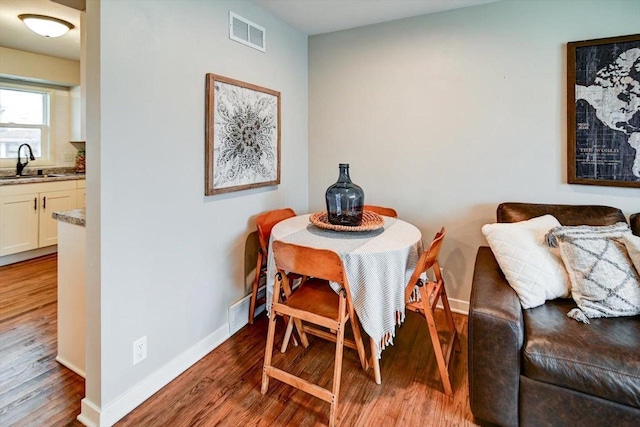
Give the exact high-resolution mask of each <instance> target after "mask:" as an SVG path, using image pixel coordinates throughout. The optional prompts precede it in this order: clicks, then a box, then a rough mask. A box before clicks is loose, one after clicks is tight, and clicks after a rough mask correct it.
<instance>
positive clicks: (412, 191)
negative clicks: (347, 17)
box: [309, 0, 640, 310]
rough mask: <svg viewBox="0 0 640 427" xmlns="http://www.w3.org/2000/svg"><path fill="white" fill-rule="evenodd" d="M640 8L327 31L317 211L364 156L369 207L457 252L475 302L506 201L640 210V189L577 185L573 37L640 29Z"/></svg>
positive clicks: (459, 282) (465, 287) (438, 17)
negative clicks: (569, 140)
mask: <svg viewBox="0 0 640 427" xmlns="http://www.w3.org/2000/svg"><path fill="white" fill-rule="evenodd" d="M639 16H640V2H632V1H580V2H576V1H555V0H554V1H543V0H537V1H502V2H497V3H491V4H488V5H483V6H478V7H472V8H466V9H460V10H456V11H451V12H444V13H439V14H435V15H430V16H422V17H417V18H412V19H404V20H399V21H394V22H389V23H383V24H378V25H373V26H368V27H363V28H359V29H353V30H346V31H342V32H336V33H331V34H326V35H319V36H313V37H311V38H310V41H309V158H310V159H311V161H310V163H309V208H310V210H311V211H316V210H320V209H324V191H325V189H326V188H327V187H328V186H329V185H331V184H332V183H333V182H335V180H336V178H337V176H338V163H350V164H351V168H350V169H351V178H352V179H353V181H354V182H355V183H357V184H359V185H360V186H362V187H363V189H364V191H365V201H366V202H367V203H370V204H380V205H389V206H393V207H395V208H396V210H397V211H398V212H399V215H400V218H403V219H406V220H408V221H410V222H412V223H414V224H416V225H417V226H418V227H419V228H420V229H421V231H422V233H423V236H424V240H425V241H430V239H431V238H432V237H433V235H434V234H435V232H436V231H437V230H438V229H439V228H440V227H441V226H443V225H444V226H446V228H447V232H448V235H447V239H446V241H445V245H444V247H443V256H442V260H443V261H444V268H445V273H446V275H445V278H446V280H447V281H448V283H447V286H448V291H449V296H450V298H453V299H455V300H457V301H455V304H454V305H455V306H457V307H458V308H459V309H462V310H464V309H466V307H467V302H468V300H469V295H470V290H471V277H472V274H473V263H474V261H475V255H476V250H477V248H478V246H480V245H486V241H485V240H484V237H483V236H482V234H481V232H480V228H481V226H482V225H483V224H485V223H488V222H494V221H495V209H496V207H497V205H498V204H499V203H500V202H504V201H527V202H539V203H567V204H581V203H584V204H606V205H612V206H617V207H619V208H621V209H622V210H623V211H624V212H625V213H626V214H627V215H628V214H630V213H632V212H638V211H640V189H632V188H614V187H598V186H580V185H568V184H566V182H567V176H566V59H565V58H566V43H567V42H570V41H577V40H585V39H595V38H600V37H610V36H618V35H625V34H633V33H638V31H639V30H640V26H639V20H638V17H639Z"/></svg>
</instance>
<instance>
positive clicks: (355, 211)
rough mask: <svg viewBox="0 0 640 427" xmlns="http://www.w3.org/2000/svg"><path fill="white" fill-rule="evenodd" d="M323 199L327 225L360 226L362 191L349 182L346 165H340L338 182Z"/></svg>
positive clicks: (362, 204) (362, 202)
mask: <svg viewBox="0 0 640 427" xmlns="http://www.w3.org/2000/svg"><path fill="white" fill-rule="evenodd" d="M325 198H326V199H327V216H328V218H329V223H331V224H334V225H351V226H357V225H360V224H362V211H363V206H364V191H362V188H360V187H358V186H357V185H356V184H354V183H353V182H351V178H350V177H349V165H348V164H346V163H340V176H339V177H338V181H337V182H336V183H335V184H333V185H332V186H331V187H329V188H327V192H326V193H325Z"/></svg>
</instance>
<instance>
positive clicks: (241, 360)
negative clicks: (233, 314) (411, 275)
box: [117, 313, 475, 426]
mask: <svg viewBox="0 0 640 427" xmlns="http://www.w3.org/2000/svg"><path fill="white" fill-rule="evenodd" d="M439 314H441V313H439ZM454 316H455V319H456V323H457V327H458V330H459V331H460V332H461V337H460V338H461V341H462V345H463V348H462V351H460V352H459V353H456V354H455V355H454V356H453V358H454V359H453V361H452V367H451V372H450V373H451V380H452V385H453V388H454V397H453V398H452V399H450V398H448V397H447V396H445V395H444V393H443V388H442V383H441V382H440V379H439V377H438V376H437V371H438V369H437V366H436V362H435V358H434V356H433V351H432V349H431V343H430V338H429V335H428V331H427V327H426V324H425V323H424V320H423V319H422V318H421V317H419V316H418V315H416V314H415V313H409V314H408V317H407V320H406V321H405V323H404V324H403V325H402V327H401V328H400V329H399V331H398V334H397V337H396V340H395V345H394V346H391V347H389V348H387V349H386V350H385V351H384V353H383V357H382V360H381V370H382V385H380V386H378V385H376V384H375V382H374V380H373V372H372V371H371V370H369V371H368V372H366V373H365V372H363V371H362V370H361V368H360V364H359V361H358V358H357V353H356V352H355V351H352V350H345V354H344V363H343V371H342V385H341V390H340V401H339V410H338V420H339V424H340V425H343V426H382V425H387V426H400V425H402V426H415V425H425V426H463V425H464V426H467V425H475V424H474V423H473V417H472V415H471V412H470V409H469V399H468V383H467V369H466V366H467V356H466V355H467V350H466V341H467V340H466V335H467V332H466V330H467V317H466V316H462V315H454ZM440 320H442V319H440ZM279 323H281V322H279ZM266 329H267V321H266V318H265V317H264V316H262V317H261V318H260V319H259V320H257V321H256V322H255V324H254V325H252V326H247V327H245V328H243V329H242V330H241V331H240V332H238V333H237V334H236V335H235V336H234V337H233V338H232V339H230V340H228V341H227V342H225V343H224V344H222V345H221V346H220V347H218V348H217V349H215V350H214V351H213V352H212V353H210V354H209V355H208V356H206V357H205V358H203V359H202V360H201V361H199V362H198V363H196V364H195V365H194V366H192V367H191V368H190V369H189V370H187V371H186V372H185V373H183V374H182V375H181V376H180V377H178V378H177V379H175V380H174V381H173V382H172V383H171V384H169V385H168V386H167V387H165V388H163V389H162V390H161V391H159V392H158V393H156V394H155V395H154V396H152V397H151V398H150V399H148V400H147V401H146V402H145V403H144V404H143V405H141V406H140V407H138V408H137V409H135V410H134V411H133V412H131V413H130V414H129V415H127V416H126V417H125V418H123V419H122V420H121V421H120V422H119V423H118V424H117V425H118V426H160V425H162V426H216V425H224V426H285V425H291V426H316V425H326V424H327V422H328V420H329V405H328V404H326V403H324V402H322V401H321V400H320V399H317V398H315V397H312V396H310V395H308V394H306V393H303V392H301V391H298V390H295V389H293V388H292V387H289V386H287V385H285V384H283V383H280V382H278V381H276V380H271V382H270V385H269V390H268V392H267V394H266V395H265V396H263V395H261V394H260V382H261V377H262V362H263V358H264V346H265V338H266ZM282 335H283V330H282V328H280V331H279V334H277V335H276V343H278V341H279V340H281V339H282ZM310 341H311V345H310V346H309V348H308V349H306V350H305V349H302V348H301V347H292V346H290V347H289V349H288V350H287V353H286V354H281V353H280V352H279V351H274V364H275V365H276V366H280V367H283V368H284V369H290V370H292V371H293V372H294V373H295V374H296V375H301V376H303V377H305V378H307V379H308V380H309V381H313V382H317V383H319V384H320V385H323V386H325V387H326V386H327V384H330V383H331V380H332V373H333V355H334V351H335V348H334V344H332V343H329V342H326V341H323V340H320V339H314V337H310ZM301 360H304V361H305V362H306V363H304V364H301V363H299V362H300V361H301Z"/></svg>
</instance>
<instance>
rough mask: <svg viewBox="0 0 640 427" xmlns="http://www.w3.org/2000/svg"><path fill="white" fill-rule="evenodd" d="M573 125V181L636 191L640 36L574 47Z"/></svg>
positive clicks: (639, 146)
mask: <svg viewBox="0 0 640 427" xmlns="http://www.w3.org/2000/svg"><path fill="white" fill-rule="evenodd" d="M573 125H574V126H575V128H574V130H575V147H574V149H575V174H576V177H577V178H580V179H594V180H609V181H618V182H627V183H637V184H639V186H640V36H639V37H638V38H637V40H631V41H624V42H619V43H605V44H593V45H584V46H580V47H576V49H575V123H574V124H573ZM634 186H635V185H634Z"/></svg>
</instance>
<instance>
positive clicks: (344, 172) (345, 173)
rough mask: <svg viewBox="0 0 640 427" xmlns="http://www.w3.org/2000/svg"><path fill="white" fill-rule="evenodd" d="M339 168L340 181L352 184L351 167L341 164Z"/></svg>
mask: <svg viewBox="0 0 640 427" xmlns="http://www.w3.org/2000/svg"><path fill="white" fill-rule="evenodd" d="M339 168H340V176H339V177H338V181H342V182H351V177H350V176H349V165H348V164H342V163H341V164H340V166H339Z"/></svg>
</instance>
